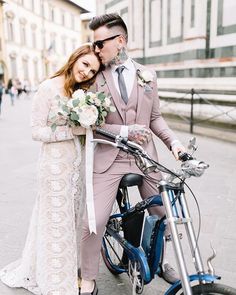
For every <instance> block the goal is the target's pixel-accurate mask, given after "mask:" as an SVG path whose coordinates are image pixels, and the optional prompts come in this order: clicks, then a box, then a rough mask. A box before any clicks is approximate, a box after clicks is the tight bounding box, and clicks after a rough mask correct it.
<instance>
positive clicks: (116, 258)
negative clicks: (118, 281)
mask: <svg viewBox="0 0 236 295" xmlns="http://www.w3.org/2000/svg"><path fill="white" fill-rule="evenodd" d="M116 213H120V208H119V205H118V202H115V204H114V206H113V210H112V214H116ZM111 222H112V221H111ZM119 222H120V220H118V219H115V220H114V226H115V227H116V230H117V231H119V234H120V235H121V236H122V237H124V233H123V230H122V227H121V226H119ZM101 254H102V258H103V261H104V263H105V265H106V267H107V268H108V269H109V271H110V272H111V273H112V274H114V275H118V274H120V273H122V272H124V271H125V267H126V268H127V265H126V263H124V262H123V260H124V249H123V248H122V246H121V245H120V244H119V243H118V242H117V241H116V240H115V239H114V238H113V237H112V236H110V235H109V234H108V232H107V231H106V232H105V234H104V236H103V241H102V249H101Z"/></svg>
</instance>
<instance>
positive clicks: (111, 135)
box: [95, 127, 117, 140]
mask: <svg viewBox="0 0 236 295" xmlns="http://www.w3.org/2000/svg"><path fill="white" fill-rule="evenodd" d="M95 131H96V133H98V134H100V135H104V136H105V137H108V138H110V139H113V140H115V139H116V136H117V135H116V134H114V133H112V132H110V131H108V130H105V129H102V128H99V127H97V128H96V130H95Z"/></svg>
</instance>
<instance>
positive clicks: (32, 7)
mask: <svg viewBox="0 0 236 295" xmlns="http://www.w3.org/2000/svg"><path fill="white" fill-rule="evenodd" d="M34 8H35V7H34V0H31V10H32V11H34Z"/></svg>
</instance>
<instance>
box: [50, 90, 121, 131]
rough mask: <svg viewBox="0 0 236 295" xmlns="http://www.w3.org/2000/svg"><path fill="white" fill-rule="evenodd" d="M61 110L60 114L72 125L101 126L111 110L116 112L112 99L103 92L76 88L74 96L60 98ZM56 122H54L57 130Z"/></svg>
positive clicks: (53, 125)
mask: <svg viewBox="0 0 236 295" xmlns="http://www.w3.org/2000/svg"><path fill="white" fill-rule="evenodd" d="M58 99H59V106H60V111H59V112H58V114H59V115H60V116H62V117H64V118H65V119H66V121H67V122H68V124H69V125H70V126H82V127H84V128H89V127H91V126H94V125H96V126H100V125H102V124H103V123H104V122H105V117H106V116H107V114H108V113H109V112H115V110H116V109H115V107H114V106H112V105H111V100H110V98H109V97H107V96H106V95H105V94H104V93H103V92H96V93H93V92H85V91H84V90H82V89H79V90H76V91H75V92H74V93H73V94H72V98H70V99H68V98H64V99H61V98H58ZM56 126H57V125H56V123H54V124H52V126H51V128H52V130H55V128H56Z"/></svg>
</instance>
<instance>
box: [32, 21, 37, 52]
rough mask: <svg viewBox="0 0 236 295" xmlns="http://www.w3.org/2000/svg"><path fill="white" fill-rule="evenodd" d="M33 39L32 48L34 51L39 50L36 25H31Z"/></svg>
mask: <svg viewBox="0 0 236 295" xmlns="http://www.w3.org/2000/svg"><path fill="white" fill-rule="evenodd" d="M31 37H32V47H33V48H34V49H36V48H37V41H36V40H37V39H36V25H35V24H32V25H31Z"/></svg>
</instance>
